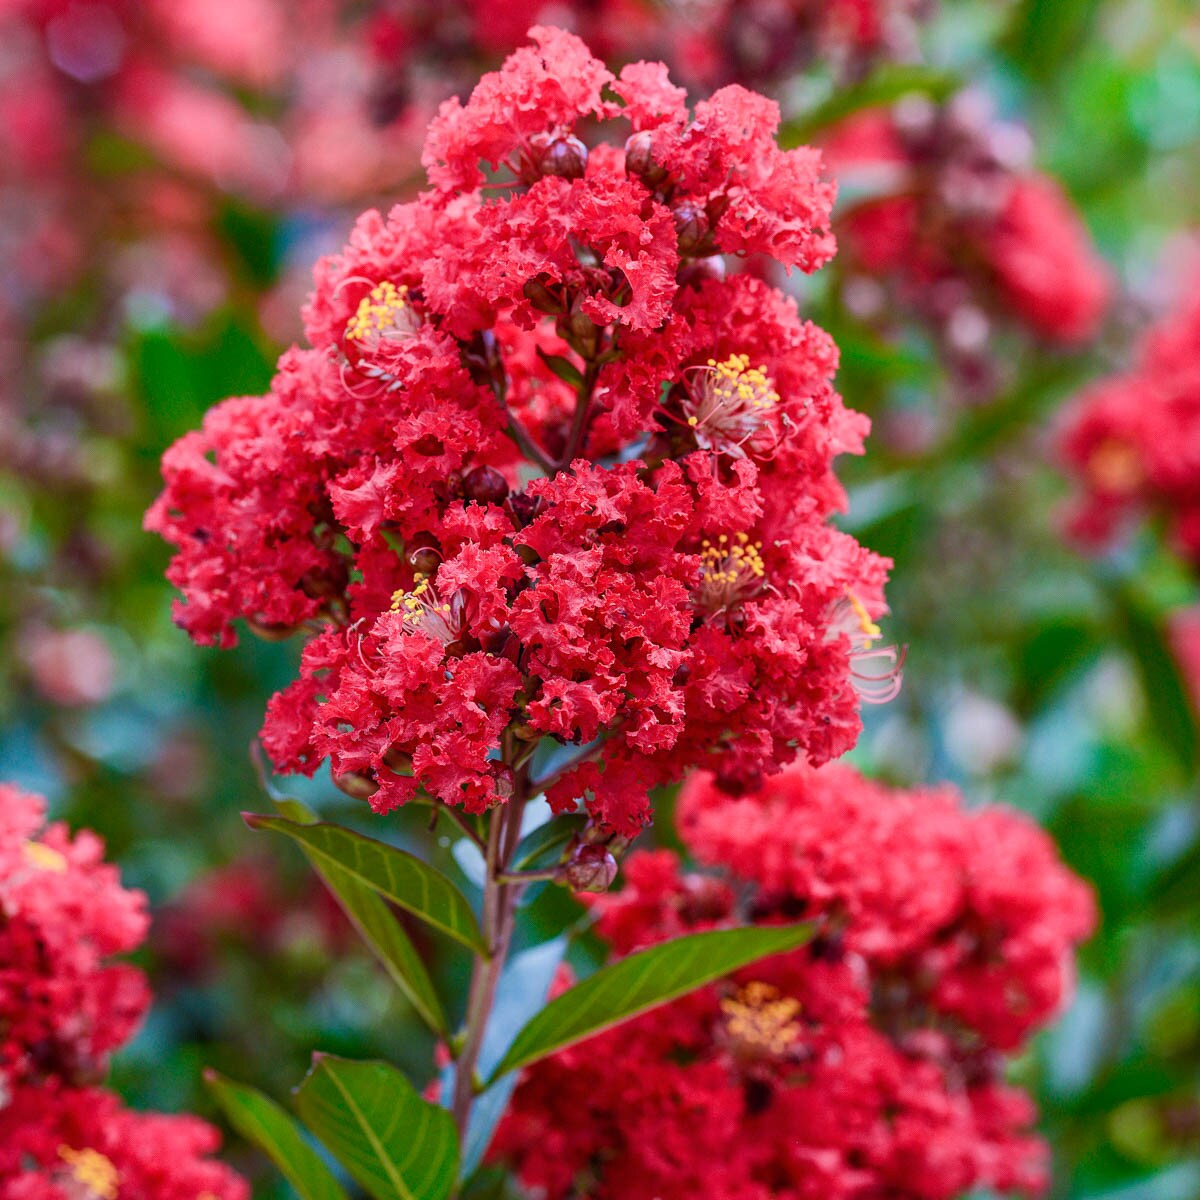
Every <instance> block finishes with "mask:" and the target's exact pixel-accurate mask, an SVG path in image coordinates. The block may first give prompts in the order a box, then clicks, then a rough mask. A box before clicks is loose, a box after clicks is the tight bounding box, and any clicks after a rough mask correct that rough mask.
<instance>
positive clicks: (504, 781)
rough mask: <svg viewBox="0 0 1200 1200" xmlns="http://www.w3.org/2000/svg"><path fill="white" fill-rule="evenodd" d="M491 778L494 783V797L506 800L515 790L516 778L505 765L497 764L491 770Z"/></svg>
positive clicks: (510, 768) (511, 770)
mask: <svg viewBox="0 0 1200 1200" xmlns="http://www.w3.org/2000/svg"><path fill="white" fill-rule="evenodd" d="M492 778H493V779H495V781H496V795H497V796H499V797H500V799H501V800H507V799H508V798H509V797H510V796H511V795H512V794H513V793H514V792H515V791H516V790H517V777H516V776H515V775H514V774H513V769H512V767H510V766H508V765H507V764H505V763H497V764H496V766H494V767H493V768H492Z"/></svg>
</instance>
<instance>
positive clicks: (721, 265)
mask: <svg viewBox="0 0 1200 1200" xmlns="http://www.w3.org/2000/svg"><path fill="white" fill-rule="evenodd" d="M724 278H725V259H724V256H722V255H720V254H710V255H709V256H708V257H707V258H689V259H685V260H684V261H683V262H681V263H680V264H679V270H678V271H677V272H676V273H675V279H676V281H677V282H678V284H679V286H680V287H687V286H689V285H691V286H692V287H700V286H702V285H703V284H705V283H707V282H708V281H709V280H710V279H711V280H713V281H714V282H716V283H720V282H721V280H723V279H724Z"/></svg>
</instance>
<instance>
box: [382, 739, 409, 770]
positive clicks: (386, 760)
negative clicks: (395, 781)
mask: <svg viewBox="0 0 1200 1200" xmlns="http://www.w3.org/2000/svg"><path fill="white" fill-rule="evenodd" d="M383 765H384V766H385V767H387V769H388V770H389V771H391V772H393V773H394V774H396V775H406V776H407V775H411V774H412V773H413V760H412V755H411V754H406V753H405V752H404V751H403V750H401V749H400V748H399V746H392V747H391V749H389V750H388V752H387V753H386V754H385V755H384V756H383Z"/></svg>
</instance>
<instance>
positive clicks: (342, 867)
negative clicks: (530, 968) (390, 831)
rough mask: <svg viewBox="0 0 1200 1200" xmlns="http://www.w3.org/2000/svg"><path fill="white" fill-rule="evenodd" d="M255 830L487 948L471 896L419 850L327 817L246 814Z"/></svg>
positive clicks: (450, 932) (467, 943)
mask: <svg viewBox="0 0 1200 1200" xmlns="http://www.w3.org/2000/svg"><path fill="white" fill-rule="evenodd" d="M243 819H244V820H245V822H246V824H247V825H249V826H250V828H251V829H267V830H271V831H273V832H275V833H282V834H286V835H287V836H288V837H290V838H291V839H292V840H293V841H295V842H298V843H299V844H300V846H301V847H302V848H303V849H304V851H305V853H306V854H309V855H311V856H312V857H313V858H314V859H315V860H316V861H317V862H318V863H320V865H321V869H322V870H324V869H325V868H326V867H327V866H332V868H333V870H334V872H335V874H341V875H345V876H348V877H349V878H350V879H351V880H353V881H354V882H356V883H358V884H361V885H363V886H365V887H367V888H369V889H371V890H373V891H375V892H378V893H379V895H381V896H386V897H387V899H389V900H391V901H392V903H393V904H398V905H399V906H400V907H401V908H403V909H406V910H407V911H408V912H410V913H412V914H413V916H416V917H420V918H421V920H423V921H426V922H428V923H429V924H430V925H432V926H433V927H434V928H435V929H439V930H441V931H442V932H443V933H445V934H448V935H449V936H450V937H452V938H454V939H455V941H458V942H461V943H462V944H463V945H464V946H466V947H468V948H469V949H472V950H477V951H479V952H481V953H485V954H486V953H487V946H486V945H485V944H484V941H483V934H482V933H480V931H479V923H478V922H477V921H476V920H475V914H474V913H473V912H472V911H471V906H470V904H469V903H468V902H467V899H466V897H465V896H464V895H463V894H462V893H461V892H460V891H459V890H458V889H457V888H456V887H455V886H454V884H453V883H451V882H450V880H449V879H447V878H446V876H445V875H443V874H442V873H441V872H440V871H439V870H437V869H436V868H435V867H431V866H430V865H429V864H428V863H427V862H425V861H424V860H423V859H420V858H418V857H417V856H416V855H415V854H409V853H408V852H407V851H406V850H400V849H398V848H397V847H395V846H389V845H387V844H386V843H385V842H377V841H376V840H375V839H374V838H368V837H363V835H362V834H360V833H355V832H354V831H353V830H352V829H346V828H345V827H344V826H341V825H330V824H325V823H323V822H321V823H317V824H315V825H309V824H298V823H296V822H294V821H286V820H284V819H283V818H281V817H271V816H263V815H259V814H255V813H244V814H243Z"/></svg>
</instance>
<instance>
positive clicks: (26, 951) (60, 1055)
mask: <svg viewBox="0 0 1200 1200" xmlns="http://www.w3.org/2000/svg"><path fill="white" fill-rule="evenodd" d="M45 815H46V806H45V802H44V801H43V800H42V798H41V797H40V796H34V795H30V794H27V793H25V792H22V791H19V790H18V789H16V788H14V787H11V786H9V785H7V784H0V1200H118V1197H120V1200H196V1197H198V1196H201V1197H203V1196H208V1197H211V1198H212V1200H248V1197H249V1188H248V1187H247V1185H246V1183H245V1181H244V1180H242V1179H241V1178H240V1177H239V1176H237V1175H235V1174H234V1173H233V1172H232V1171H230V1170H229V1169H228V1168H227V1167H225V1166H223V1165H221V1164H220V1163H218V1162H215V1161H213V1160H212V1159H211V1158H210V1157H209V1155H210V1154H211V1153H212V1152H213V1151H214V1150H216V1148H217V1144H218V1141H219V1137H218V1134H217V1131H216V1129H214V1128H213V1127H212V1126H210V1125H208V1124H207V1123H205V1122H204V1121H201V1120H198V1119H197V1118H195V1117H190V1116H180V1117H177V1116H166V1115H161V1114H157V1113H134V1112H130V1111H127V1110H126V1109H124V1108H123V1107H122V1106H121V1104H120V1102H119V1100H118V1099H117V1097H116V1096H114V1095H112V1094H111V1093H109V1092H107V1091H104V1090H102V1089H101V1088H100V1087H99V1086H98V1085H99V1083H100V1082H101V1081H102V1079H103V1078H104V1075H105V1073H106V1070H107V1059H108V1055H109V1053H110V1052H111V1051H113V1050H115V1049H117V1048H118V1047H119V1046H120V1045H122V1044H123V1043H124V1042H125V1041H127V1040H128V1039H129V1037H130V1036H131V1035H132V1033H133V1031H134V1029H135V1027H136V1026H137V1024H138V1023H139V1021H140V1020H141V1018H142V1016H143V1014H144V1013H145V1010H146V1006H147V1004H148V1001H149V993H148V990H147V987H146V982H145V979H144V977H143V976H142V974H141V972H140V971H138V970H136V969H135V968H134V967H132V966H129V965H127V964H125V963H112V962H110V961H108V960H109V958H110V956H112V955H116V954H123V953H126V952H128V951H130V950H133V949H135V948H136V947H137V946H138V945H139V944H140V943H141V941H142V939H143V937H144V936H145V934H146V926H147V921H148V918H147V914H146V903H145V897H144V896H142V894H141V893H140V892H134V891H129V890H127V889H125V888H123V887H121V884H120V880H119V878H118V876H117V871H116V868H115V867H112V866H110V865H107V864H105V863H104V862H103V853H104V847H103V845H102V843H101V842H100V839H99V838H97V837H96V836H95V835H94V834H91V833H88V832H86V831H85V832H80V833H78V834H76V835H75V836H74V837H72V836H71V834H70V833H69V832H68V831H67V829H66V828H65V827H64V826H63V825H61V824H52V825H46V823H45Z"/></svg>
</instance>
